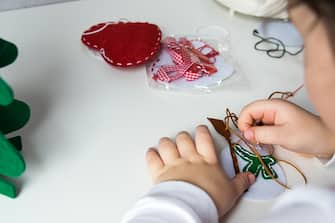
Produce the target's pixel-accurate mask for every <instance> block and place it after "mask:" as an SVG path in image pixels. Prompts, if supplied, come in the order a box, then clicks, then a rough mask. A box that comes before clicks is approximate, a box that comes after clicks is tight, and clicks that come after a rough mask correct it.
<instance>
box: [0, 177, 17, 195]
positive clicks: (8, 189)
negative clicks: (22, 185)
mask: <svg viewBox="0 0 335 223" xmlns="http://www.w3.org/2000/svg"><path fill="white" fill-rule="evenodd" d="M0 194H3V195H6V196H7V197H11V198H15V197H16V189H15V186H14V185H13V184H11V183H9V182H7V181H5V180H3V179H1V178H0Z"/></svg>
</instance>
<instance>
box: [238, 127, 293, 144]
mask: <svg viewBox="0 0 335 223" xmlns="http://www.w3.org/2000/svg"><path fill="white" fill-rule="evenodd" d="M287 134H288V133H287V129H285V126H255V127H251V128H249V129H248V130H246V131H244V137H245V138H246V139H248V140H249V141H251V142H253V143H262V144H278V145H282V144H283V143H285V140H287Z"/></svg>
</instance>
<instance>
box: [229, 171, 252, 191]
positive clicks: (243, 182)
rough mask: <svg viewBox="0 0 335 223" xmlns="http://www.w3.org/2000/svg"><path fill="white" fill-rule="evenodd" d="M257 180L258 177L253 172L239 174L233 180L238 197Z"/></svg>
mask: <svg viewBox="0 0 335 223" xmlns="http://www.w3.org/2000/svg"><path fill="white" fill-rule="evenodd" d="M255 181H256V177H255V175H253V174H252V173H249V172H246V173H239V174H237V175H236V176H235V177H234V179H233V181H232V183H233V185H234V188H235V190H236V193H237V194H236V195H237V197H240V196H241V195H242V194H243V193H244V192H245V191H246V190H247V189H248V188H249V187H250V186H251V185H252V184H253V183H255Z"/></svg>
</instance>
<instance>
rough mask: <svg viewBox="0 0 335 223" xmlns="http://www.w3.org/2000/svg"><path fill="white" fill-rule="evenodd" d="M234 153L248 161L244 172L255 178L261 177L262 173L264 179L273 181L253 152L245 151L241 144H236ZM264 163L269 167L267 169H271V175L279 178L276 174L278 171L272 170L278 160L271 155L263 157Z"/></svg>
mask: <svg viewBox="0 0 335 223" xmlns="http://www.w3.org/2000/svg"><path fill="white" fill-rule="evenodd" d="M234 152H235V153H236V154H237V155H238V156H239V157H241V158H242V159H243V160H245V161H247V162H248V163H247V165H245V166H244V167H243V170H242V171H243V172H251V173H253V174H255V176H256V177H257V176H258V175H259V173H262V177H263V178H264V179H265V180H272V179H273V178H272V177H271V176H270V175H269V174H267V172H266V171H265V169H264V167H263V166H262V164H261V163H260V161H259V160H258V158H257V156H256V155H255V154H253V153H251V152H249V151H248V150H246V149H244V148H243V147H242V146H241V145H240V144H235V145H234ZM261 157H262V160H263V162H264V163H265V165H267V167H268V168H269V170H270V171H271V174H272V175H273V176H274V177H275V179H277V178H278V174H277V173H276V171H275V170H274V169H273V168H272V166H273V165H275V164H276V163H277V160H276V159H275V158H273V156H271V155H266V156H261Z"/></svg>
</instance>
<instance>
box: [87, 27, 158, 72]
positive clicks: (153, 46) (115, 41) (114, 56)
mask: <svg viewBox="0 0 335 223" xmlns="http://www.w3.org/2000/svg"><path fill="white" fill-rule="evenodd" d="M161 38H162V32H161V30H160V29H159V27H158V26H157V25H154V24H150V23H142V22H118V23H115V22H106V23H99V24H97V25H94V26H92V27H91V28H89V29H88V30H86V31H85V32H84V33H83V34H82V36H81V40H82V42H83V43H84V44H85V45H86V46H87V47H88V48H90V49H93V50H97V51H99V52H100V54H101V56H102V57H103V58H104V59H105V61H106V62H108V63H110V64H112V65H114V66H118V67H131V66H136V65H140V64H143V63H145V62H147V61H149V60H151V59H152V58H153V57H154V56H155V55H156V54H157V53H158V51H159V50H160V48H161Z"/></svg>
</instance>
